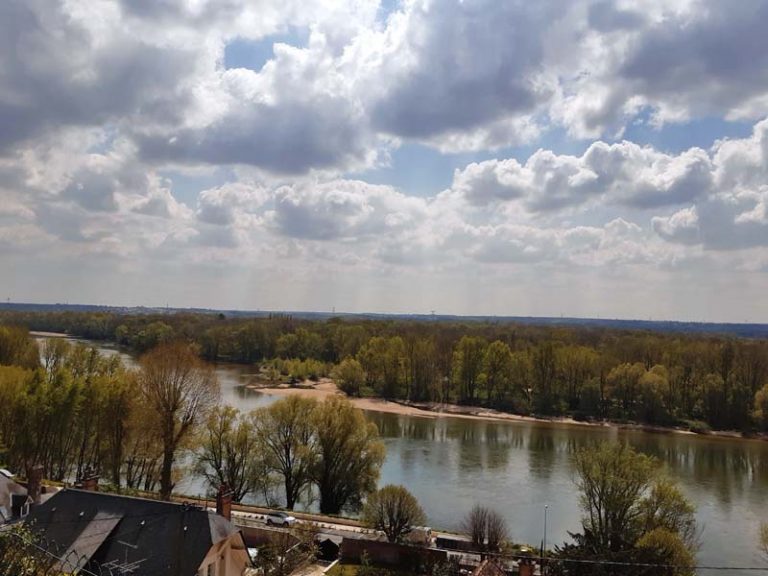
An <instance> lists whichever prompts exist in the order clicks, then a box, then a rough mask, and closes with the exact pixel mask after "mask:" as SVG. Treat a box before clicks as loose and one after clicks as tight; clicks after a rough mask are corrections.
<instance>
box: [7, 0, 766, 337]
mask: <svg viewBox="0 0 768 576" xmlns="http://www.w3.org/2000/svg"><path fill="white" fill-rule="evenodd" d="M766 22H768V2H764V1H762V0H759V1H757V0H739V1H738V2H723V1H721V0H678V1H676V2H670V1H668V0H632V1H627V2H622V1H619V0H616V1H605V0H542V1H537V2H531V1H518V0H505V1H503V2H502V1H498V0H463V1H461V0H400V1H397V0H384V1H381V2H379V1H377V0H347V1H339V0H4V1H3V2H0V298H1V299H3V300H6V299H7V300H10V301H13V302H47V303H56V302H68V303H82V304H86V303H87V304H109V305H125V306H131V305H147V306H165V305H170V306H176V307H187V306H194V307H206V308H220V309H247V310H314V311H330V310H334V309H335V310H337V311H346V312H393V313H429V312H430V311H433V310H434V311H435V312H436V313H438V314H440V313H444V314H483V315H486V314H487V315H523V316H559V315H565V316H576V317H601V318H639V319H648V318H652V319H668V320H693V321H734V322H744V321H748V322H768V298H766V296H765V295H766V294H767V293H768V34H765V23H766Z"/></svg>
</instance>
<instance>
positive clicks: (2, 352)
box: [0, 326, 61, 369]
mask: <svg viewBox="0 0 768 576" xmlns="http://www.w3.org/2000/svg"><path fill="white" fill-rule="evenodd" d="M59 340H61V339H60V338H59ZM0 365H12V366H21V367H23V368H30V369H34V368H37V367H38V366H40V353H39V352H38V349H37V343H36V342H35V341H34V340H33V339H32V338H30V337H29V332H27V330H26V329H24V328H17V327H15V326H0Z"/></svg>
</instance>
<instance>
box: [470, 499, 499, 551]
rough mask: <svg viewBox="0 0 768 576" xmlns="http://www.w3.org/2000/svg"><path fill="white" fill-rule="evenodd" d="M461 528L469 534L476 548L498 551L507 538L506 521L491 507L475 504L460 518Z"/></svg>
mask: <svg viewBox="0 0 768 576" xmlns="http://www.w3.org/2000/svg"><path fill="white" fill-rule="evenodd" d="M461 525H462V529H463V530H464V531H465V532H466V533H467V534H468V535H469V537H470V539H471V540H472V544H474V545H475V547H476V548H478V549H480V550H483V551H488V552H498V551H499V550H500V549H501V546H502V545H503V544H504V542H505V541H506V539H507V523H506V521H505V520H504V518H503V517H502V516H501V514H499V513H498V512H496V510H493V509H491V508H488V507H487V506H481V505H480V504H475V505H474V506H473V507H472V509H471V510H470V511H469V512H467V515H466V516H464V519H463V520H462V523H461Z"/></svg>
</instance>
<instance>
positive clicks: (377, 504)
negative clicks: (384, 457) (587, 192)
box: [361, 484, 426, 542]
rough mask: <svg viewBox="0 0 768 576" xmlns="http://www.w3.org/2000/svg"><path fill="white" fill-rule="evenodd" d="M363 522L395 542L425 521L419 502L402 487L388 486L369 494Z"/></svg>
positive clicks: (362, 515) (364, 507)
mask: <svg viewBox="0 0 768 576" xmlns="http://www.w3.org/2000/svg"><path fill="white" fill-rule="evenodd" d="M361 518H362V520H363V522H364V523H365V524H366V525H368V526H370V527H371V528H375V529H376V530H381V531H382V532H384V534H386V536H387V540H389V541H390V542H397V541H399V540H401V539H402V538H403V537H405V536H406V535H407V534H408V533H409V532H410V531H411V528H412V527H413V526H418V525H420V524H423V523H424V522H425V521H426V515H425V514H424V510H422V508H421V506H420V505H419V501H418V500H416V498H415V497H414V496H413V494H411V493H410V492H408V490H407V489H406V488H405V487H403V486H397V485H394V484H388V485H386V486H384V487H383V488H380V489H379V490H377V491H376V492H373V493H371V494H370V495H369V496H368V498H367V500H366V502H365V505H364V506H363V510H362V514H361Z"/></svg>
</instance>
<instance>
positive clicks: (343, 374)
mask: <svg viewBox="0 0 768 576" xmlns="http://www.w3.org/2000/svg"><path fill="white" fill-rule="evenodd" d="M331 376H332V377H333V379H334V380H335V381H336V384H338V386H339V388H340V389H341V390H342V391H343V392H344V393H346V394H348V395H350V396H360V389H361V388H362V386H363V384H364V383H365V370H363V366H362V364H360V362H358V361H357V360H355V359H354V358H351V357H347V358H344V360H342V361H341V364H339V365H338V366H336V368H334V370H333V372H332V373H331Z"/></svg>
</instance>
